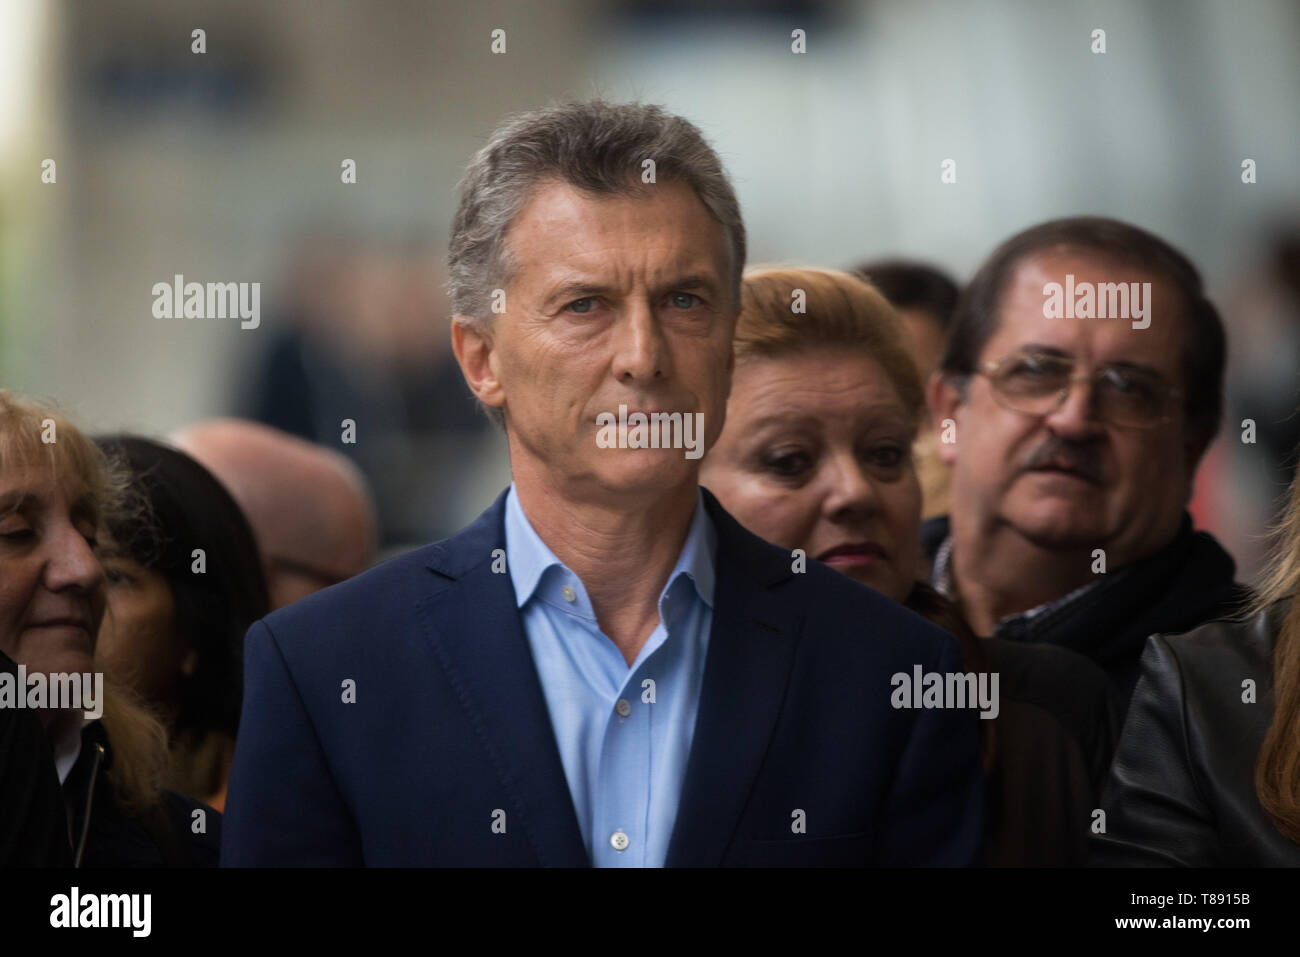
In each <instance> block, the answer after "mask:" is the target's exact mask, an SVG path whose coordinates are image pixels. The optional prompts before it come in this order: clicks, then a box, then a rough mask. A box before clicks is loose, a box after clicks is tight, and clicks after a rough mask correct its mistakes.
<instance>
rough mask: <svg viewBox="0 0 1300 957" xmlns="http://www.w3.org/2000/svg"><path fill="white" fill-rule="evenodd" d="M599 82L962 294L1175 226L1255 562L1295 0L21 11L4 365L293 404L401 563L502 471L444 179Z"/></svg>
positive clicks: (9, 171)
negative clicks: (475, 382) (516, 128)
mask: <svg viewBox="0 0 1300 957" xmlns="http://www.w3.org/2000/svg"><path fill="white" fill-rule="evenodd" d="M195 29H202V30H203V31H205V36H204V40H205V43H206V52H204V53H201V54H200V53H194V52H192V46H193V44H194V39H193V37H192V31H193V30H195ZM1097 29H1101V30H1104V31H1105V45H1106V48H1105V53H1104V54H1099V53H1094V52H1092V48H1093V46H1094V45H1095V41H1094V39H1093V31H1094V30H1097ZM494 30H504V31H505V34H504V41H505V52H503V53H493V52H492V49H491V45H492V32H493V31H494ZM793 30H803V31H805V35H806V44H807V46H806V52H805V53H803V54H795V53H793V52H792V50H791V43H792V40H791V32H792V31H793ZM596 95H599V96H604V97H606V98H610V99H639V100H645V101H650V102H657V103H661V104H663V105H664V106H666V107H667V108H668V109H670V110H672V111H675V112H678V113H681V114H683V115H685V116H687V117H689V118H690V119H691V120H693V121H694V122H695V123H697V124H698V125H699V126H700V127H701V128H702V129H703V130H704V132H705V134H706V136H708V137H709V138H710V140H711V141H712V142H713V143H714V145H715V146H716V147H717V148H718V150H719V152H720V153H721V155H722V157H723V159H724V161H725V162H726V163H727V165H728V168H729V170H730V172H731V174H732V176H733V178H734V180H735V183H736V186H737V189H738V192H739V195H740V200H741V204H742V208H743V210H744V213H745V218H746V223H747V226H748V228H749V231H750V239H751V261H754V262H759V261H772V260H785V261H794V262H799V263H809V264H819V265H831V266H848V265H850V264H852V263H855V262H858V261H860V260H863V259H866V258H869V257H879V256H896V255H902V256H909V257H917V258H920V259H923V260H926V261H929V262H933V263H935V264H938V265H941V266H943V267H945V268H947V269H949V270H950V271H951V272H953V273H954V274H955V275H956V276H957V277H958V278H959V279H965V278H967V277H968V276H969V274H970V272H971V271H972V270H973V268H974V267H975V266H976V265H977V264H978V263H979V261H980V260H981V259H982V258H983V257H984V256H985V255H986V254H987V253H988V252H989V251H990V249H991V248H992V246H993V245H995V244H996V243H997V242H998V241H999V240H1001V239H1003V238H1005V237H1006V236H1008V235H1009V234H1011V233H1012V232H1015V231H1017V230H1019V229H1021V228H1023V227H1025V226H1027V225H1029V224H1031V223H1034V222H1037V221H1040V220H1043V219H1048V218H1051V217H1054V216H1059V215H1066V214H1074V213H1096V214H1103V215H1113V216H1118V217H1121V218H1124V219H1127V220H1130V221H1133V222H1135V223H1137V224H1139V225H1141V226H1144V227H1146V228H1148V229H1151V230H1153V231H1155V232H1157V233H1158V234H1160V235H1162V236H1163V237H1165V238H1166V239H1169V240H1171V241H1172V242H1173V243H1175V244H1176V245H1178V246H1180V247H1181V248H1182V249H1183V250H1184V251H1186V252H1187V253H1188V254H1189V255H1190V256H1191V257H1192V258H1193V259H1194V260H1195V261H1196V263H1197V264H1198V265H1199V266H1200V267H1201V269H1202V271H1203V273H1204V274H1205V276H1206V278H1207V280H1208V282H1209V285H1210V288H1211V290H1212V293H1213V296H1214V298H1215V299H1216V301H1217V302H1218V303H1219V304H1220V306H1221V308H1222V309H1223V311H1224V313H1225V316H1226V318H1227V321H1228V323H1229V336H1230V343H1231V350H1232V357H1231V363H1232V365H1231V370H1230V392H1231V397H1230V399H1231V401H1230V408H1229V415H1228V417H1227V419H1228V420H1227V422H1226V424H1225V430H1224V434H1223V436H1222V437H1221V439H1220V442H1219V443H1218V444H1217V445H1216V447H1215V448H1214V449H1213V450H1212V452H1211V455H1210V457H1209V460H1208V461H1207V463H1206V465H1205V467H1204V468H1203V470H1202V475H1201V478H1200V482H1199V486H1198V493H1197V501H1196V505H1195V512H1196V516H1197V520H1198V523H1199V524H1201V525H1202V526H1203V527H1207V528H1210V529H1211V530H1213V531H1215V532H1216V533H1217V534H1219V535H1220V536H1221V538H1222V539H1223V540H1224V542H1225V544H1226V545H1227V546H1228V547H1229V549H1230V550H1231V551H1232V552H1233V553H1234V555H1235V556H1236V557H1237V559H1238V562H1239V564H1240V565H1241V567H1242V573H1243V577H1245V578H1247V579H1253V578H1254V577H1255V576H1256V575H1257V573H1258V568H1259V556H1260V549H1261V547H1262V545H1263V544H1264V540H1263V535H1264V532H1265V530H1266V527H1267V525H1268V522H1269V521H1270V518H1271V517H1272V515H1273V514H1274V507H1275V504H1276V498H1277V496H1278V495H1279V494H1280V493H1281V491H1282V490H1283V487H1284V485H1285V482H1286V480H1287V478H1288V476H1289V469H1290V467H1291V466H1292V465H1293V464H1294V459H1293V458H1292V451H1293V449H1294V448H1295V445H1296V443H1297V441H1300V415H1298V414H1297V406H1300V388H1298V387H1300V3H1297V2H1296V0H1233V2H1213V0H1163V2H1152V0H1145V2H1143V0H1122V2H1121V0H1115V2H1093V0H1088V2H1042V0H983V2H979V3H971V2H956V0H952V2H940V0H936V2H923V0H845V2H831V0H790V2H781V3H777V2H772V3H762V2H757V3H744V4H742V3H729V2H724V0H711V2H710V0H705V2H694V3H685V2H672V0H655V2H651V0H530V2H517V3H497V2H491V0H476V2H474V3H472V4H470V3H465V2H464V0H384V2H383V3H361V2H346V0H275V2H266V0H256V2H254V0H205V2H184V0H112V2H103V3H83V2H71V0H68V2H57V0H0V384H3V385H5V386H7V387H10V388H14V389H17V390H19V391H23V392H28V393H32V394H35V395H39V396H42V397H46V398H50V399H53V400H55V401H56V402H57V403H58V404H59V405H60V406H61V407H63V408H64V409H65V411H67V412H68V413H69V414H70V415H71V416H73V418H74V420H75V421H78V422H79V423H80V424H82V425H83V426H85V427H87V428H89V429H91V430H96V431H109V430H119V429H126V430H131V431H136V432H143V433H146V434H153V435H161V434H164V433H166V432H167V431H169V430H171V429H173V428H176V427H178V426H181V425H184V424H186V423H188V422H192V421H194V420H196V419H201V418H207V417H211V416H217V415H241V416H248V417H252V418H256V419H259V420H261V421H264V422H268V423H270V424H272V425H277V426H279V427H281V428H284V429H286V430H288V431H291V432H294V433H296V434H299V435H303V436H306V437H308V438H313V439H316V440H318V441H321V442H323V443H325V444H327V445H330V446H332V447H334V448H338V449H340V450H341V451H343V452H344V453H345V454H347V455H349V456H351V457H352V458H353V459H354V460H356V461H357V462H358V464H359V465H360V466H361V467H362V468H363V470H364V471H365V472H366V474H367V475H368V476H369V478H370V479H371V481H372V482H373V483H374V486H375V491H376V496H377V498H378V503H379V508H380V516H381V524H382V529H381V531H382V538H383V544H384V546H385V548H386V549H387V550H388V551H393V550H396V549H398V548H402V547H405V546H408V545H411V544H418V543H423V542H426V541H430V540H434V539H437V538H441V537H443V536H445V535H447V534H449V533H450V532H452V531H454V530H455V529H456V528H458V527H460V526H461V525H463V524H464V523H465V522H467V521H468V520H470V519H472V518H473V517H474V516H475V515H477V514H478V512H479V511H480V510H481V509H482V508H484V507H486V506H487V505H488V504H490V503H491V501H492V499H493V498H494V497H495V496H496V494H497V493H498V492H499V491H500V489H501V488H503V487H504V486H505V484H506V483H507V482H508V481H509V474H508V464H507V462H506V458H505V442H504V439H503V437H502V436H501V435H500V434H498V433H496V432H495V431H493V430H492V429H491V428H490V427H489V426H488V425H487V423H486V420H485V419H483V418H482V417H481V416H480V415H478V414H477V413H476V411H475V409H474V406H473V403H472V400H471V399H470V398H469V393H468V391H467V390H466V389H465V387H464V385H463V382H462V381H461V379H460V375H459V372H458V370H457V369H456V367H455V363H454V360H453V358H452V356H451V354H450V346H449V332H448V328H449V316H448V311H447V302H446V297H445V294H444V292H443V290H442V283H443V282H444V280H445V275H444V267H443V258H444V254H445V247H446V239H447V235H448V228H449V223H450V220H451V216H452V213H453V208H454V199H455V186H456V183H457V181H458V179H459V177H460V174H461V171H462V170H463V168H464V165H465V163H466V162H467V160H468V159H469V158H470V156H471V155H472V154H473V153H474V151H475V150H477V149H478V148H479V147H480V146H481V145H482V144H483V142H484V140H485V138H486V136H487V135H488V134H489V133H490V132H491V130H492V129H493V128H494V127H495V126H496V125H497V124H498V122H499V121H500V120H501V118H502V117H503V116H504V115H505V114H507V113H509V112H512V111H516V110H521V109H528V108H532V107H536V106H540V105H544V104H546V103H549V102H552V101H556V100H562V99H566V98H572V97H579V98H586V97H591V96H596ZM47 159H52V160H54V161H55V162H54V167H53V179H54V181H53V182H43V179H42V177H43V175H44V176H45V178H46V179H49V178H51V176H50V168H49V164H45V161H46V160H47ZM949 159H951V160H953V161H955V170H956V182H955V183H951V184H944V183H942V182H941V181H940V172H941V163H943V162H944V161H945V160H949ZM1246 159H1250V160H1253V161H1254V164H1255V170H1256V173H1255V175H1256V180H1257V181H1256V182H1254V183H1252V184H1247V183H1243V182H1242V163H1243V161H1244V160H1246ZM345 160H352V161H354V162H355V164H356V182H355V183H354V184H345V183H344V182H342V177H341V170H342V164H343V163H344V161H345ZM43 164H44V165H43ZM176 274H182V275H184V276H185V278H186V281H198V282H210V281H213V282H217V281H219V282H260V283H261V284H262V287H261V290H262V298H261V324H260V326H259V327H258V328H256V329H241V328H240V324H239V322H238V321H237V320H186V321H178V322H169V321H167V320H164V319H158V318H155V317H154V315H153V311H152V309H153V303H154V296H153V294H152V292H151V289H152V287H153V285H154V284H155V283H157V282H167V283H170V282H171V281H172V278H173V276H175V275H176ZM1244 418H1251V419H1253V420H1254V421H1255V423H1256V430H1257V442H1256V444H1253V445H1250V444H1243V443H1242V441H1241V432H1242V429H1241V420H1242V419H1244ZM344 419H351V420H354V421H355V423H356V442H355V443H354V444H343V443H342V442H341V436H342V427H341V422H342V420H344Z"/></svg>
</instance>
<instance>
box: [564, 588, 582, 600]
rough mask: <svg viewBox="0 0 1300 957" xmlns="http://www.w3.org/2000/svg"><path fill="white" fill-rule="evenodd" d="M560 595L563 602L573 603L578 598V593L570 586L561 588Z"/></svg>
mask: <svg viewBox="0 0 1300 957" xmlns="http://www.w3.org/2000/svg"><path fill="white" fill-rule="evenodd" d="M560 594H561V595H563V596H564V600H565V601H575V600H576V599H577V597H578V593H577V592H576V591H574V590H573V587H572V586H571V585H565V586H564V587H563V588H561V589H560Z"/></svg>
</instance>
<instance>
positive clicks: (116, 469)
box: [0, 389, 168, 810]
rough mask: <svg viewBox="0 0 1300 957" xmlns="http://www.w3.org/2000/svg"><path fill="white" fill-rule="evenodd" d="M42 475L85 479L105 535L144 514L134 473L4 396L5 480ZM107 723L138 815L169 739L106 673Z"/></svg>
mask: <svg viewBox="0 0 1300 957" xmlns="http://www.w3.org/2000/svg"><path fill="white" fill-rule="evenodd" d="M41 468H44V469H46V470H48V474H49V476H50V478H51V479H53V480H54V481H60V480H64V479H67V478H71V477H75V478H78V479H80V480H81V482H82V483H83V484H84V485H85V487H86V490H87V492H88V494H89V496H90V499H91V501H92V503H93V505H94V508H95V515H96V521H97V523H98V524H99V526H100V527H101V528H103V527H104V526H105V525H106V524H107V523H108V522H109V521H110V520H112V519H113V518H115V517H116V516H120V515H121V514H123V513H124V512H125V511H127V510H129V509H134V508H138V507H139V503H138V502H137V501H136V498H135V497H134V496H132V495H130V494H129V489H130V477H129V474H128V473H127V472H126V471H125V470H124V469H123V468H122V467H121V466H120V464H118V463H115V462H113V461H111V460H109V458H108V457H107V456H105V455H104V453H103V452H102V451H101V450H100V449H99V447H98V446H97V445H96V444H95V443H94V442H93V441H91V439H90V438H89V437H88V436H87V435H86V434H85V433H84V432H82V431H81V430H80V429H78V428H77V427H76V426H75V425H73V424H72V422H71V421H70V420H69V419H68V418H67V417H66V416H64V415H63V414H62V413H60V412H59V411H58V410H57V409H56V408H55V407H54V406H53V405H50V404H44V403H41V402H39V401H37V400H34V399H29V398H24V397H21V396H18V395H16V394H15V393H13V392H10V391H8V390H5V389H0V474H6V473H8V472H10V471H11V470H14V471H17V470H26V469H41ZM96 667H98V666H96ZM100 720H101V721H102V722H103V725H104V731H105V733H106V734H107V735H108V740H109V743H110V745H111V747H112V752H113V754H112V761H111V763H110V764H109V766H108V770H107V772H106V773H107V775H108V779H109V781H110V782H111V784H112V786H113V790H114V793H115V794H116V796H117V799H118V801H119V802H120V803H121V804H122V805H124V806H125V807H128V808H131V809H135V810H145V809H148V808H150V807H153V806H154V805H156V804H157V802H158V800H159V797H160V795H161V791H160V788H161V782H162V781H163V779H164V777H165V776H166V774H167V762H168V758H167V732H166V730H165V728H164V727H163V725H162V723H161V722H160V721H159V720H158V719H157V717H156V716H154V715H153V713H152V712H151V711H149V710H148V708H146V707H145V706H144V705H143V704H142V703H141V702H140V700H139V699H138V698H137V697H136V695H135V694H134V693H132V692H131V691H130V690H129V689H128V688H127V687H126V686H125V685H122V684H120V683H118V682H116V681H114V680H113V678H112V676H111V675H107V674H106V675H105V676H104V713H103V717H102V718H101V719H100Z"/></svg>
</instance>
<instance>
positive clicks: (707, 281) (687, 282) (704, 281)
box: [660, 273, 718, 292]
mask: <svg viewBox="0 0 1300 957" xmlns="http://www.w3.org/2000/svg"><path fill="white" fill-rule="evenodd" d="M660 288H661V289H662V290H663V291H664V292H676V291H678V290H690V289H703V290H705V291H707V292H716V291H717V289H718V281H717V280H716V279H714V278H713V277H711V276H707V275H704V274H702V273H691V274H690V275H688V276H681V277H680V278H677V279H674V280H672V281H671V282H666V283H663V284H662V285H661V286H660Z"/></svg>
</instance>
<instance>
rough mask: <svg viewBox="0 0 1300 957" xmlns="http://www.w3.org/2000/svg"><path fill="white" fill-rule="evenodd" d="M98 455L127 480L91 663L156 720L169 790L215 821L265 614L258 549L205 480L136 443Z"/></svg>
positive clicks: (228, 501) (110, 443) (171, 452)
mask: <svg viewBox="0 0 1300 957" xmlns="http://www.w3.org/2000/svg"><path fill="white" fill-rule="evenodd" d="M96 442H97V444H98V445H99V447H100V448H101V449H103V450H104V452H105V453H106V454H107V455H108V457H109V458H110V460H113V461H115V462H117V463H118V464H119V465H120V466H121V467H122V468H123V469H124V471H125V472H127V473H128V474H129V475H130V476H131V485H132V490H131V491H132V495H131V500H132V501H133V502H134V503H135V507H134V508H131V509H127V510H125V511H124V512H123V513H122V514H120V515H119V516H117V517H116V518H115V519H114V520H113V521H111V522H110V523H109V527H108V532H109V534H108V540H107V541H106V542H104V543H103V546H102V548H101V553H100V560H101V561H102V562H103V565H104V571H105V574H106V576H107V580H108V586H107V591H108V611H107V613H106V614H105V615H104V623H103V625H102V626H101V628H100V635H99V656H100V658H101V659H102V660H103V661H104V662H105V663H106V664H107V665H108V667H110V668H111V669H112V670H113V672H114V673H115V674H117V675H119V676H121V677H123V678H126V679H127V680H129V681H130V683H131V686H132V687H133V688H134V689H135V691H136V692H137V693H138V694H139V695H141V697H143V698H144V699H145V700H146V701H148V702H149V704H150V705H151V706H152V707H153V708H154V709H155V710H156V711H157V712H159V713H160V715H161V716H162V717H163V719H164V721H165V723H166V725H167V728H168V732H169V737H170V741H171V753H172V762H171V774H170V777H169V779H168V786H169V787H171V788H174V789H175V790H177V791H180V792H181V793H182V794H189V795H191V796H193V797H196V798H198V799H200V800H202V801H206V802H207V803H209V804H211V805H212V806H213V807H215V808H217V809H218V810H221V809H222V807H223V805H224V804H225V790H226V780H227V778H228V776H229V773H230V761H231V758H232V756H233V754H234V741H235V731H236V729H237V727H238V724H239V706H240V687H241V680H242V675H241V667H240V661H241V649H242V643H243V638H244V632H245V631H247V630H248V626H249V625H251V624H252V623H253V622H254V621H256V620H257V619H258V618H261V617H262V616H263V615H265V614H266V613H267V612H268V611H269V599H268V598H267V589H266V582H265V579H264V577H263V573H262V565H261V561H260V559H259V557H258V552H257V544H256V540H255V539H254V537H253V532H252V530H251V529H250V528H249V525H248V522H247V520H246V519H245V518H244V514H243V512H241V511H240V509H239V506H238V505H236V504H235V501H234V499H233V498H231V496H230V494H229V493H228V492H227V491H226V489H225V487H224V486H223V485H222V484H221V483H220V482H219V481H217V479H216V478H215V477H213V475H212V473H210V472H209V471H208V470H207V469H205V468H204V467H203V466H202V465H200V464H199V463H198V462H196V461H195V460H194V459H192V458H191V457H190V456H188V455H186V454H185V453H184V452H180V451H178V450H176V449H173V448H171V447H169V446H166V445H162V444H160V443H158V442H154V441H151V440H149V439H144V438H139V437H135V436H110V437H101V438H98V439H96Z"/></svg>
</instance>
